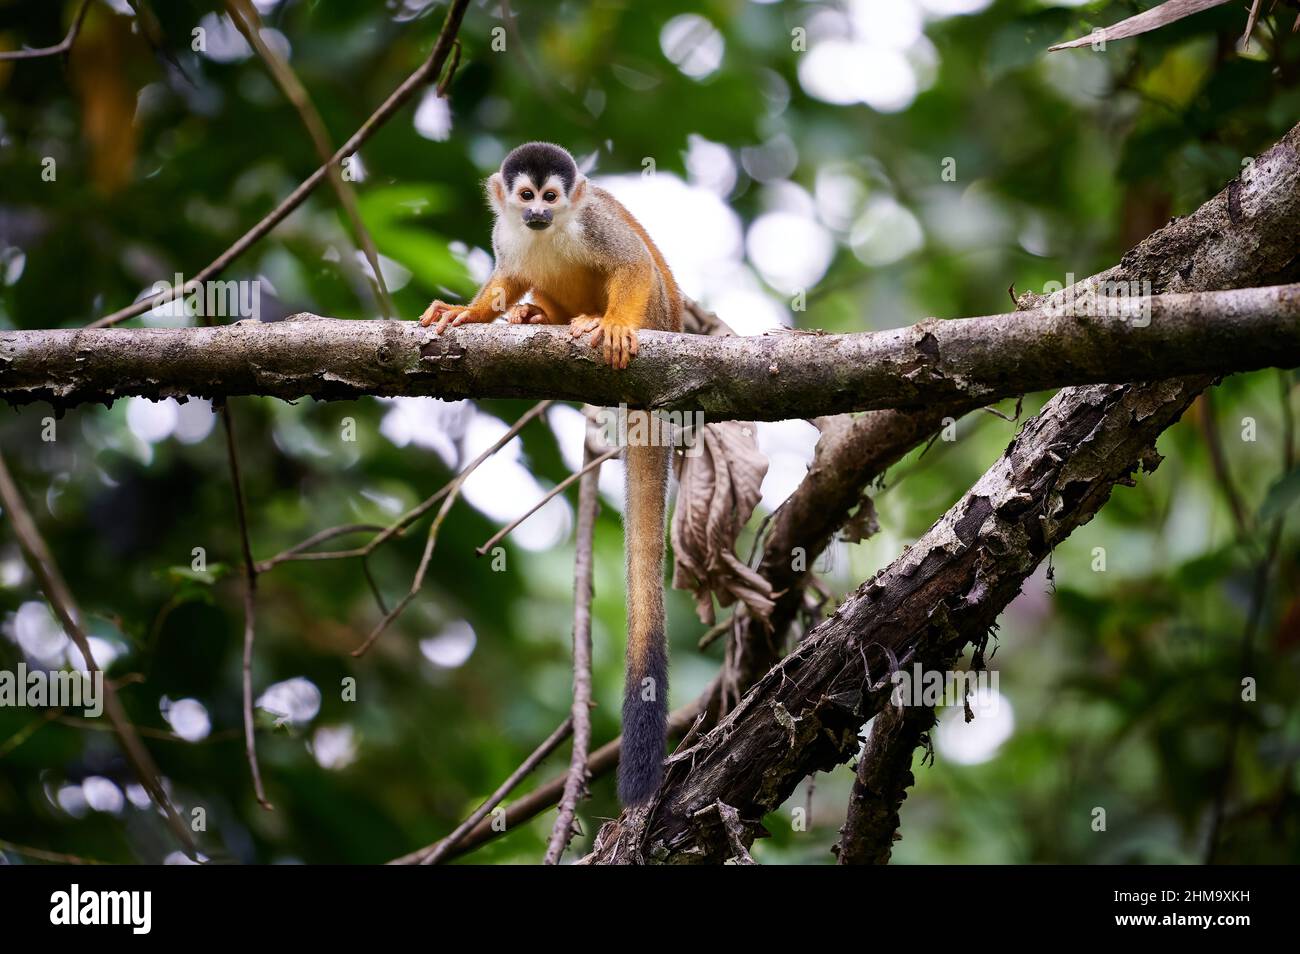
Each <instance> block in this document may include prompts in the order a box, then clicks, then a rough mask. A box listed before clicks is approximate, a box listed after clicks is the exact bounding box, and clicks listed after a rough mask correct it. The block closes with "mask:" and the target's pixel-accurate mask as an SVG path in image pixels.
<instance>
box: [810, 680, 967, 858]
mask: <svg viewBox="0 0 1300 954" xmlns="http://www.w3.org/2000/svg"><path fill="white" fill-rule="evenodd" d="M940 668H941V669H946V668H949V667H947V666H944V667H940ZM934 723H935V716H934V709H932V708H930V707H929V706H893V705H886V706H885V707H884V708H883V709H881V710H880V712H879V713H878V714H877V715H876V718H875V719H873V720H872V723H871V735H870V736H868V737H867V744H866V746H864V747H863V750H862V755H861V757H860V758H859V759H858V767H857V771H856V772H855V773H854V779H853V790H852V792H850V794H849V810H848V813H847V817H846V818H845V821H844V827H843V828H841V829H840V843H839V844H838V845H836V846H835V847H834V848H833V849H832V851H834V852H835V854H836V857H837V858H838V860H839V863H840V864H842V865H884V864H888V863H889V856H890V855H891V854H893V851H894V842H895V841H897V840H898V838H899V837H900V836H899V834H898V829H899V827H900V825H901V824H902V819H901V818H900V817H899V814H898V812H899V809H900V808H901V807H902V805H903V800H904V799H906V798H907V790H908V788H910V787H911V786H912V785H914V784H915V783H916V776H914V775H913V774H912V753H913V752H915V751H916V749H917V748H918V747H920V746H921V745H923V744H925V741H926V739H927V738H928V736H927V733H928V732H929V731H930V729H931V728H933V726H934ZM922 764H924V761H923V763H922Z"/></svg>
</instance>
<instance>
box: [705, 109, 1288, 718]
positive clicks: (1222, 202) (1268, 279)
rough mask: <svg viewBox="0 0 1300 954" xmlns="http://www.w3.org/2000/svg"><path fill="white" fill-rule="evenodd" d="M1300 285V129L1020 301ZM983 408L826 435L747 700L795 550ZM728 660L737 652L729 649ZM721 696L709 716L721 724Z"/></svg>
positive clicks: (785, 554) (772, 633) (795, 602)
mask: <svg viewBox="0 0 1300 954" xmlns="http://www.w3.org/2000/svg"><path fill="white" fill-rule="evenodd" d="M1298 279H1300V125H1297V126H1295V127H1294V128H1292V129H1291V131H1290V132H1289V133H1287V135H1286V136H1285V137H1283V138H1282V140H1280V141H1279V142H1278V143H1277V144H1276V145H1274V146H1273V147H1272V148H1271V149H1269V150H1267V151H1266V152H1264V153H1263V154H1262V155H1261V156H1259V158H1258V159H1256V161H1255V162H1253V163H1251V164H1250V165H1249V166H1248V167H1247V168H1246V169H1245V170H1243V172H1242V175H1241V177H1240V178H1239V179H1236V180H1233V181H1232V182H1231V183H1229V184H1228V185H1227V186H1226V187H1225V188H1224V189H1223V190H1221V191H1220V192H1219V193H1218V194H1217V195H1216V196H1214V197H1213V198H1211V199H1209V200H1208V201H1207V202H1205V203H1204V204H1203V205H1202V206H1201V207H1200V208H1198V209H1197V210H1196V211H1195V212H1193V213H1192V214H1191V215H1188V216H1185V217H1183V218H1179V219H1174V220H1172V221H1171V222H1170V223H1169V224H1168V225H1166V226H1165V227H1163V228H1161V229H1158V230H1157V231H1155V232H1154V233H1152V234H1151V235H1149V236H1148V237H1147V238H1146V239H1144V240H1143V241H1142V242H1141V243H1139V244H1138V245H1137V246H1135V247H1134V248H1133V249H1131V250H1130V251H1129V252H1127V253H1126V254H1125V255H1124V257H1123V258H1122V259H1121V261H1120V264H1119V265H1116V266H1115V267H1113V268H1111V269H1108V270H1107V271H1104V272H1100V273H1098V274H1096V275H1093V276H1091V277H1089V278H1086V279H1084V280H1083V281H1081V282H1079V283H1077V284H1076V285H1074V286H1073V287H1072V288H1071V289H1068V290H1063V291H1061V292H1059V293H1057V294H1055V295H1035V294H1028V293H1027V294H1024V295H1021V296H1020V298H1019V305H1020V307H1021V308H1024V309H1035V308H1043V307H1047V306H1051V305H1052V304H1053V303H1054V302H1061V301H1064V300H1066V299H1067V298H1074V299H1075V300H1078V299H1079V298H1081V297H1082V298H1084V299H1086V297H1087V295H1088V294H1089V291H1088V290H1089V289H1095V288H1104V287H1105V283H1106V282H1118V283H1129V284H1139V283H1149V284H1150V286H1151V288H1152V290H1153V291H1154V292H1156V293H1161V292H1169V291H1177V292H1196V291H1213V290H1216V289H1225V288H1245V287H1250V286H1260V285H1270V284H1275V283H1278V282H1293V281H1296V280H1298ZM978 406H979V402H971V401H966V402H960V401H959V402H954V403H953V404H950V405H947V406H943V405H932V406H930V407H927V408H924V409H922V410H917V411H889V410H882V411H871V412H868V413H866V414H863V415H861V416H858V417H849V416H844V417H842V418H840V419H838V420H836V421H835V422H834V423H832V424H829V425H828V424H823V433H822V437H821V440H819V441H818V444H817V450H816V453H815V456H814V459H813V463H812V466H811V467H810V468H809V471H808V475H807V476H806V477H805V478H804V480H803V481H802V482H801V483H800V485H799V487H798V488H797V489H796V490H795V492H794V494H793V495H791V497H790V498H789V500H787V501H786V502H785V504H783V505H782V507H781V509H780V510H778V511H777V513H776V515H775V517H774V518H773V520H772V525H771V528H770V530H769V532H768V535H767V540H766V543H765V545H764V549H763V558H762V563H761V564H760V566H759V573H760V574H761V575H762V576H763V577H765V578H766V579H767V580H768V582H769V583H770V584H771V585H772V590H773V591H774V592H776V593H778V594H780V595H779V596H778V598H777V600H776V608H775V609H774V610H773V612H772V615H771V616H770V617H769V618H767V619H760V618H756V617H749V618H746V619H745V620H744V623H743V625H742V627H741V631H740V636H739V638H737V639H736V640H734V641H733V642H732V643H730V644H729V646H732V647H734V653H735V658H734V659H731V660H729V665H728V667H727V668H728V671H729V673H731V674H732V679H733V680H734V682H733V684H732V685H731V686H729V687H728V689H729V691H730V692H731V694H732V695H733V696H739V695H740V694H742V693H743V692H744V691H745V690H747V689H748V688H749V687H750V686H752V685H753V684H754V682H755V681H756V680H757V679H758V678H759V677H760V676H762V675H763V673H765V672H767V671H768V669H770V668H771V667H772V666H773V665H775V664H776V662H777V661H778V660H779V659H780V658H781V656H782V655H783V652H784V650H783V648H782V647H783V646H784V643H785V637H786V633H787V631H788V629H789V627H790V625H791V623H793V621H794V619H795V616H796V614H797V612H798V610H799V607H800V605H801V604H802V602H803V593H804V586H805V585H806V581H807V574H806V573H805V572H802V571H797V570H795V569H794V564H793V561H792V559H791V556H792V554H793V552H794V550H795V548H796V547H798V548H801V549H802V550H803V552H804V564H803V565H805V566H809V567H811V566H812V564H813V562H814V561H815V560H816V559H817V557H818V555H820V554H821V552H822V551H823V549H824V548H825V547H826V546H827V545H828V544H829V543H830V542H831V540H832V539H833V538H834V536H835V534H836V532H837V531H838V530H839V528H840V527H841V526H842V525H843V524H844V522H845V520H846V519H848V516H849V513H850V511H851V510H852V509H853V508H854V507H855V506H857V505H858V501H859V500H861V499H862V494H863V492H864V491H865V489H866V487H867V485H868V484H870V483H871V481H873V480H875V479H876V478H877V477H878V476H879V475H880V474H882V473H884V471H885V470H886V468H888V467H890V466H891V465H893V464H894V463H896V462H897V461H898V460H899V459H900V458H901V457H902V456H903V455H904V454H906V453H907V452H908V451H910V450H911V449H912V448H913V447H915V446H917V445H918V444H920V443H921V442H922V441H924V440H925V439H926V438H928V437H929V436H930V435H932V434H934V433H935V432H936V431H937V430H938V429H939V428H940V427H941V426H942V424H943V419H944V418H945V417H953V418H960V417H961V416H962V415H964V414H966V413H968V412H970V411H972V410H974V409H975V408H976V407H978ZM729 651H732V650H729ZM721 699H722V689H718V690H716V691H715V692H714V694H713V698H712V699H711V700H710V704H709V705H708V706H707V707H706V712H707V713H708V714H709V718H708V720H707V723H706V725H705V728H708V727H710V726H712V724H713V723H714V722H715V721H716V719H717V714H718V712H719V709H720V704H721Z"/></svg>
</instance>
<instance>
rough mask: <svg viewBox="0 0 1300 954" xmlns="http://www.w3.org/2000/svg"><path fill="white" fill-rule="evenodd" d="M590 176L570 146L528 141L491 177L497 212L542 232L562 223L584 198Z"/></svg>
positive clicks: (490, 192)
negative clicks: (577, 160)
mask: <svg viewBox="0 0 1300 954" xmlns="http://www.w3.org/2000/svg"><path fill="white" fill-rule="evenodd" d="M586 187H587V178H586V176H584V175H583V174H582V173H581V172H579V171H578V164H577V163H576V162H574V161H573V156H571V155H569V152H568V150H566V149H561V148H560V147H559V146H556V145H552V144H551V143H549V142H528V143H524V144H523V145H522V146H519V147H517V148H515V149H514V150H512V151H511V153H510V155H508V156H506V158H505V161H503V162H502V163H501V169H500V170H499V171H498V172H495V173H493V174H492V177H491V178H489V179H488V197H489V198H490V199H491V200H492V205H493V208H494V209H495V210H496V213H497V215H499V216H506V217H508V218H510V219H514V221H517V222H521V223H522V224H523V225H525V226H526V227H528V228H530V229H532V230H534V231H537V232H543V231H545V230H546V229H549V228H550V227H551V226H552V225H563V224H564V222H565V220H566V219H567V217H568V216H569V215H570V214H572V213H573V212H574V211H575V210H576V209H577V207H578V205H579V204H580V203H581V202H582V199H583V196H584V195H585V193H586Z"/></svg>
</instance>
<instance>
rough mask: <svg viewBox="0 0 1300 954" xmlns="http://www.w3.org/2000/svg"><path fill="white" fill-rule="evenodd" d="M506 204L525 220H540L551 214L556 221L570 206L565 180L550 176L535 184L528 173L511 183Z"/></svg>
mask: <svg viewBox="0 0 1300 954" xmlns="http://www.w3.org/2000/svg"><path fill="white" fill-rule="evenodd" d="M506 204H507V205H508V206H510V207H511V208H513V209H514V210H515V212H516V214H517V215H519V216H521V217H523V218H534V219H536V218H540V217H545V216H547V215H548V214H549V217H550V218H552V219H554V218H555V217H556V215H557V214H558V213H559V212H560V210H562V209H564V208H566V207H567V206H568V204H569V199H568V196H567V195H566V193H565V191H564V180H563V179H561V178H560V177H559V176H558V175H552V176H548V177H547V179H546V181H545V182H542V183H538V182H534V181H533V179H532V177H531V176H529V175H528V174H526V173H522V172H521V173H520V174H519V175H517V176H515V178H514V181H513V182H511V183H510V191H509V194H508V195H507V196H506Z"/></svg>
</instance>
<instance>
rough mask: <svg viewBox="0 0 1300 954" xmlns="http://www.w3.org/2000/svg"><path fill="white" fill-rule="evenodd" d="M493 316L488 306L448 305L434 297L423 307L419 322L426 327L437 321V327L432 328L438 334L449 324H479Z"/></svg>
mask: <svg viewBox="0 0 1300 954" xmlns="http://www.w3.org/2000/svg"><path fill="white" fill-rule="evenodd" d="M495 317H496V315H495V314H493V312H492V310H491V309H490V308H489V309H484V308H476V307H474V306H473V305H472V304H470V305H449V304H447V303H446V302H445V301H438V300H436V299H435V300H434V301H433V302H432V303H430V305H429V307H428V308H426V309H424V314H423V315H421V316H420V324H421V325H423V326H424V327H425V328H428V327H429V326H430V325H432V324H433V323H434V322H437V327H436V328H434V329H433V330H434V331H435V332H437V333H438V334H442V332H443V331H445V330H446V329H447V327H448V326H449V325H450V326H452V327H454V326H456V325H469V324H481V323H483V322H487V321H491V320H492V319H493V318H495Z"/></svg>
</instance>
